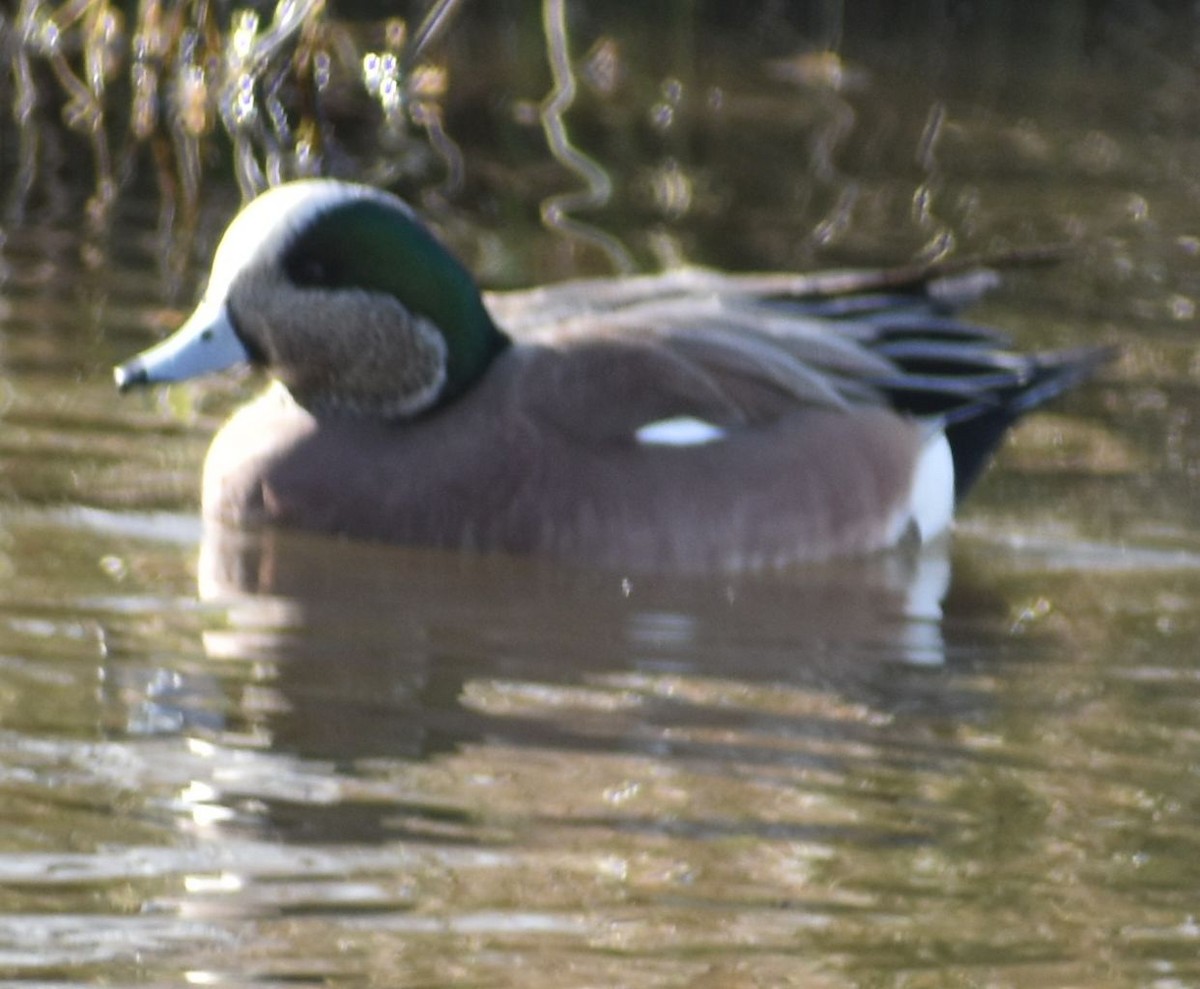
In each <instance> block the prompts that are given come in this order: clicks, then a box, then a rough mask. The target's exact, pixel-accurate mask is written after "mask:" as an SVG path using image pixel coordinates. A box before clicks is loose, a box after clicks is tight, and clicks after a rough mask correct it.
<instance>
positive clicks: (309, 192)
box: [204, 179, 411, 301]
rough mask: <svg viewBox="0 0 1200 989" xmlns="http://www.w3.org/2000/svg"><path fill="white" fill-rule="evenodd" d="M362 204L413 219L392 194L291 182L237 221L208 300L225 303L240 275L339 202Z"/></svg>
mask: <svg viewBox="0 0 1200 989" xmlns="http://www.w3.org/2000/svg"><path fill="white" fill-rule="evenodd" d="M362 199H370V200H374V201H375V202H378V203H381V204H384V205H387V206H389V207H391V208H392V209H395V210H397V211H398V212H401V213H403V214H405V215H409V216H411V210H409V208H408V207H407V206H406V205H405V204H404V202H403V201H401V200H400V199H398V198H396V197H395V196H393V195H391V194H389V193H386V192H383V191H381V190H379V189H372V188H369V187H367V186H360V185H351V184H349V183H347V182H335V181H332V180H329V179H301V180H299V181H296V182H287V183H285V184H283V185H279V186H276V187H275V188H273V189H268V190H267V191H266V192H264V193H263V194H262V195H261V196H258V197H256V198H254V199H252V200H251V201H250V202H249V203H248V204H247V205H246V206H244V207H243V208H242V211H241V212H240V213H238V214H237V216H235V217H234V218H233V221H232V222H231V223H230V224H229V227H228V229H227V230H226V231H225V234H224V236H222V237H221V243H220V244H218V245H217V251H216V254H215V255H214V256H213V263H212V274H211V275H210V277H209V281H208V288H207V289H206V290H205V293H204V294H205V296H206V298H209V299H212V300H214V301H216V300H220V299H223V298H225V296H226V295H227V294H228V292H229V286H230V284H231V283H232V282H233V280H234V278H236V277H237V275H238V272H240V271H242V270H244V269H245V268H246V267H247V266H248V265H249V264H251V263H252V262H253V261H254V260H255V259H256V258H258V257H261V256H262V255H263V254H264V253H267V254H270V253H272V252H279V251H281V250H282V249H283V247H284V245H285V243H286V241H287V240H288V239H289V238H290V237H291V236H293V235H294V234H295V233H296V232H297V231H299V230H301V229H303V228H304V227H305V226H306V225H307V224H308V223H310V222H311V221H312V219H313V218H314V217H315V216H317V215H318V214H320V213H322V212H324V211H325V210H327V209H329V208H330V207H331V206H334V205H336V204H338V203H344V202H352V201H354V200H362Z"/></svg>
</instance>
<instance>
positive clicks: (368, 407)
mask: <svg viewBox="0 0 1200 989" xmlns="http://www.w3.org/2000/svg"><path fill="white" fill-rule="evenodd" d="M229 305H230V310H231V312H232V314H233V318H234V321H235V322H236V324H237V325H238V327H239V330H240V331H241V332H242V333H243V335H244V336H245V337H246V342H247V345H248V346H249V347H251V348H257V350H258V351H259V352H260V353H261V354H262V355H263V357H264V359H265V363H266V365H267V367H268V369H269V370H270V371H271V373H272V374H273V375H274V376H275V377H276V378H278V379H279V380H280V381H281V382H282V383H283V384H284V385H285V386H286V387H287V389H288V390H289V391H290V392H291V394H292V396H293V397H294V398H295V399H296V401H297V402H299V403H300V404H301V405H303V406H305V407H306V408H309V409H310V410H312V411H314V412H346V413H352V414H357V415H367V416H373V417H377V418H385V419H395V418H403V417H407V416H412V415H416V414H418V413H420V412H422V411H424V410H425V409H427V408H429V407H430V406H432V405H433V404H435V403H436V401H437V399H438V397H439V396H440V394H441V392H442V389H443V387H444V385H445V381H446V362H447V349H446V341H445V338H444V337H443V336H442V334H441V332H440V331H439V330H438V328H437V327H436V326H434V325H433V324H432V323H430V322H429V320H427V319H424V318H422V317H420V316H416V315H414V314H413V313H410V312H409V311H408V310H407V309H405V308H404V307H403V306H402V305H401V304H400V303H399V302H398V301H397V300H396V299H394V298H392V297H390V296H387V295H383V294H381V293H376V292H367V291H362V290H356V289H341V290H336V291H330V290H323V289H308V288H298V287H296V286H295V285H293V284H292V283H291V282H289V281H287V280H286V279H283V278H279V277H268V276H265V275H261V274H260V275H259V276H258V277H250V278H239V279H238V281H237V283H236V284H235V285H234V286H232V287H231V291H230V294H229Z"/></svg>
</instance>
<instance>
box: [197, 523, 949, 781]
mask: <svg viewBox="0 0 1200 989" xmlns="http://www.w3.org/2000/svg"><path fill="white" fill-rule="evenodd" d="M943 548H944V547H943V546H940V545H939V546H938V547H931V548H929V549H927V550H926V551H924V552H922V553H919V554H916V553H895V554H886V555H883V556H878V557H873V558H870V559H865V560H849V561H837V562H831V563H827V564H823V565H820V566H815V567H807V568H798V569H796V570H794V571H792V572H789V573H787V574H779V575H760V576H743V577H724V578H704V577H696V578H679V577H673V576H655V575H642V576H635V577H632V578H622V577H620V576H616V575H607V574H603V573H597V572H595V571H589V570H577V569H571V568H566V567H563V566H560V565H556V564H552V563H546V562H543V561H537V560H521V559H515V558H511V557H502V556H497V557H493V558H479V557H473V556H462V555H458V554H449V553H441V552H438V551H429V550H422V549H415V550H414V549H397V548H395V547H387V546H372V545H364V544H360V543H353V542H345V541H331V540H329V539H325V538H322V537H314V536H311V535H307V534H304V533H295V532H285V531H279V530H271V529H268V530H265V531H262V532H249V533H247V532H239V531H236V530H233V529H228V528H225V527H222V526H210V527H209V528H208V529H207V530H206V532H205V538H204V543H203V548H202V552H201V561H200V593H201V596H202V597H203V598H205V599H206V600H208V601H209V602H211V603H214V604H218V605H220V606H222V607H223V609H225V610H226V612H227V614H228V616H229V620H228V625H227V626H226V627H223V628H220V629H213V630H210V631H209V632H206V633H205V647H206V650H207V651H208V652H209V654H210V655H211V656H212V657H214V658H220V659H223V660H228V661H232V662H235V663H237V662H241V663H246V664H247V665H246V669H247V670H250V669H251V668H253V669H254V670H256V671H257V674H256V677H257V679H256V680H255V682H254V684H253V690H252V691H251V693H250V695H248V696H250V697H251V701H252V706H253V707H255V708H256V710H247V711H245V712H244V713H245V714H246V715H247V716H248V717H250V718H251V720H252V721H255V722H256V725H255V731H254V733H255V734H256V735H261V736H262V737H265V738H269V739H270V742H271V747H272V748H273V749H282V750H285V751H292V752H300V753H304V754H306V755H311V756H314V757H316V758H353V757H361V756H369V755H373V754H384V753H386V754H391V755H400V754H407V755H409V756H410V757H416V756H418V755H420V756H428V755H430V754H432V753H434V752H437V751H442V750H445V749H447V748H456V747H458V746H461V745H462V744H464V743H465V742H468V741H470V740H474V739H479V738H491V739H492V740H493V741H496V740H503V741H505V742H507V743H508V744H518V745H533V746H549V747H553V748H567V749H573V748H577V747H580V746H582V747H585V748H588V749H595V748H600V749H606V748H617V749H624V748H628V747H630V746H634V747H636V746H637V741H636V738H637V737H638V735H639V732H638V731H637V730H636V729H635V727H633V726H635V725H636V724H639V723H643V720H644V719H645V718H647V717H651V718H653V717H654V715H653V714H652V711H653V710H654V709H655V707H654V705H651V706H650V707H647V706H645V705H644V704H638V705H635V706H634V708H631V709H630V712H629V716H630V717H632V719H633V720H632V721H628V719H627V718H625V717H623V716H622V715H621V713H620V711H619V709H616V708H614V709H612V710H609V709H608V708H607V707H606V708H605V709H604V714H603V715H600V714H597V718H598V720H597V721H596V723H594V724H592V725H591V726H590V729H589V726H588V724H586V723H581V722H580V721H579V720H578V714H579V711H578V710H574V709H572V708H571V707H570V703H569V702H568V707H567V708H565V709H564V710H563V716H564V720H563V721H561V722H559V721H558V720H557V719H556V718H554V717H553V716H551V717H550V718H548V719H544V718H542V717H536V718H532V719H530V718H526V717H523V716H522V713H521V711H522V708H523V704H522V703H514V704H512V705H511V706H510V707H506V708H505V709H504V713H503V715H501V714H498V713H497V711H496V709H495V708H494V707H493V705H492V701H495V698H494V697H493V696H492V694H493V693H494V692H495V691H497V690H499V692H500V693H503V691H504V689H512V690H514V691H515V693H516V694H517V695H521V696H527V697H541V698H543V699H547V698H550V697H552V696H554V694H555V691H556V690H559V689H562V690H563V691H565V693H566V694H570V693H571V691H572V690H575V689H579V688H581V687H582V686H583V685H585V684H589V683H591V684H598V683H601V682H608V679H609V678H613V677H615V678H627V677H635V678H637V677H647V678H649V680H654V679H656V678H658V677H662V676H665V677H668V678H671V677H680V678H683V679H684V680H689V679H699V680H705V679H707V678H712V680H713V682H731V681H733V682H745V683H775V682H780V683H787V684H792V685H796V686H800V685H805V684H806V685H807V687H808V689H812V690H814V691H817V692H820V693H825V692H826V691H833V692H834V693H842V694H846V695H850V696H851V697H852V698H853V699H855V700H858V701H862V702H865V703H867V704H871V705H874V704H875V703H877V702H878V703H882V704H883V705H884V706H888V705H889V704H890V703H891V702H890V700H889V698H890V696H891V692H892V691H894V690H898V691H901V692H903V689H904V688H903V686H902V683H901V680H902V679H903V678H898V677H897V673H896V670H897V667H898V666H900V665H907V664H921V665H927V664H936V663H940V662H942V660H943V647H942V636H941V627H940V598H941V596H942V595H943V594H944V592H945V589H946V583H947V581H948V577H949V562H948V560H947V559H946V557H945V555H944V553H941V552H939V550H940V549H943ZM498 682H499V683H504V684H507V685H509V688H496V687H495V686H494V685H495V684H496V683H498ZM922 683H923V681H922ZM480 684H484V685H488V686H485V687H483V688H482V693H481V692H480V689H481V688H480V686H479V685H480ZM471 685H474V686H471ZM521 685H524V686H521ZM601 689H603V690H606V689H607V688H601ZM921 689H923V690H924V689H927V686H925V685H923V686H922V687H921ZM272 697H273V698H274V699H272ZM489 698H491V700H490V701H489ZM647 699H648V700H649V699H650V698H647ZM661 702H662V704H663V705H664V706H663V707H662V710H661V711H660V712H659V714H660V715H661V716H663V717H666V718H667V720H668V721H669V720H670V717H671V714H670V711H671V705H670V704H669V702H668V700H667V698H666V697H665V696H664V697H663V698H661ZM480 705H481V706H480ZM502 706H503V705H502ZM536 706H537V705H536V704H535V705H534V707H536ZM551 709H553V703H552V702H551ZM585 720H586V717H585ZM601 724H603V728H600V725H601ZM622 726H624V727H625V728H627V729H628V730H629V731H630V735H629V737H623V736H621V735H620V734H619V733H620V731H621V730H622ZM614 731H617V732H618V734H617V735H612V734H611V733H612V732H614ZM606 736H608V737H606Z"/></svg>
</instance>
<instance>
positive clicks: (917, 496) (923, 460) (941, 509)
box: [908, 432, 954, 543]
mask: <svg viewBox="0 0 1200 989" xmlns="http://www.w3.org/2000/svg"><path fill="white" fill-rule="evenodd" d="M908 511H909V517H910V518H911V519H912V521H913V524H914V525H915V526H916V527H917V534H918V535H919V536H920V537H921V542H923V543H927V542H930V541H931V540H933V539H936V538H937V537H938V536H939V535H940V534H941V533H943V532H945V531H946V529H948V528H950V523H951V521H952V520H953V519H954V458H953V456H951V454H950V442H949V441H948V440H947V439H946V434H945V433H942V432H938V433H935V434H934V435H933V436H931V437H929V439H928V440H926V441H925V446H924V448H923V449H922V450H921V457H920V459H919V460H918V461H917V467H916V470H915V471H913V485H912V493H911V494H910V495H909V502H908Z"/></svg>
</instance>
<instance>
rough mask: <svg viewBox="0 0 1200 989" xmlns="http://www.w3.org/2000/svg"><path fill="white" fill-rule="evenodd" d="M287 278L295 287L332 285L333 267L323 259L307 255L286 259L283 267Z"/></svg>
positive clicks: (333, 277)
mask: <svg viewBox="0 0 1200 989" xmlns="http://www.w3.org/2000/svg"><path fill="white" fill-rule="evenodd" d="M284 267H285V270H286V271H287V276H288V278H289V279H290V280H291V281H293V282H294V283H295V284H297V285H301V286H305V287H318V286H323V285H332V284H334V281H335V280H336V279H335V276H334V271H333V267H332V266H331V265H330V264H329V263H328V262H327V261H325V260H324V259H322V258H317V257H313V256H312V255H311V254H308V255H295V256H293V257H290V258H288V260H287V261H286V263H285V265H284Z"/></svg>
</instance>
